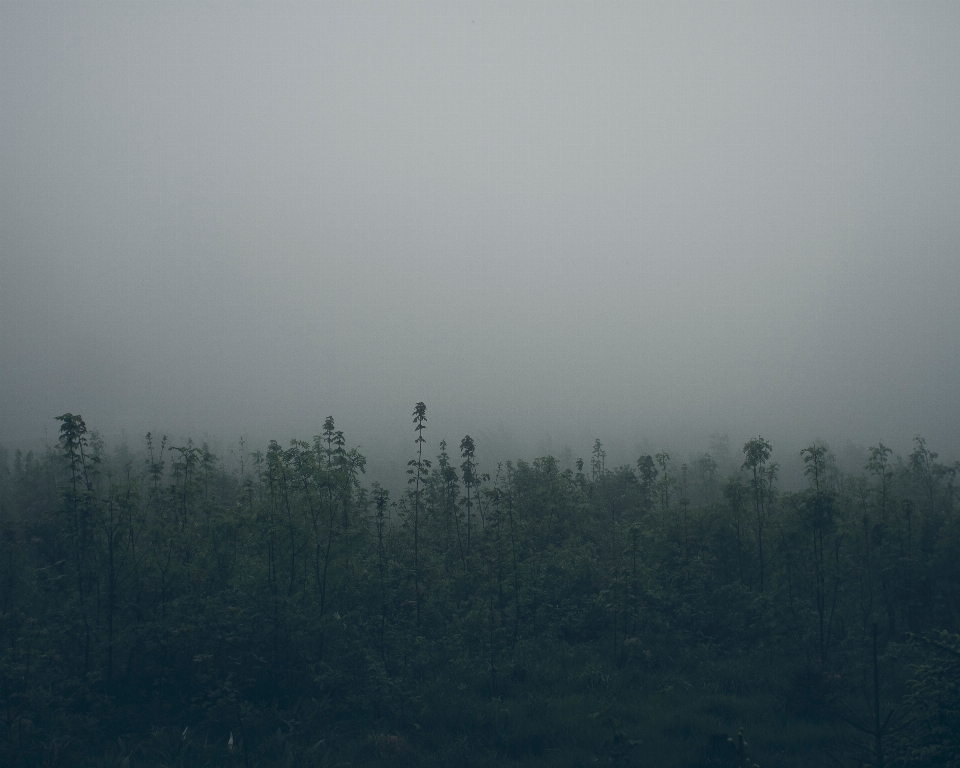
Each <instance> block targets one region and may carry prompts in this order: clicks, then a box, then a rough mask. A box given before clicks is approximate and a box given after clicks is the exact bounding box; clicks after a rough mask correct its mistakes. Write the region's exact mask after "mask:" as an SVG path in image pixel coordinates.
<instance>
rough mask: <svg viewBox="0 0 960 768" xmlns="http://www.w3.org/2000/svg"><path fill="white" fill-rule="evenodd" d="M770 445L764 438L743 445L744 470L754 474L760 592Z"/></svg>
mask: <svg viewBox="0 0 960 768" xmlns="http://www.w3.org/2000/svg"><path fill="white" fill-rule="evenodd" d="M770 451H771V448H770V443H768V442H767V441H766V440H764V439H763V438H762V437H756V438H753V439H752V440H748V441H747V442H746V443H744V445H743V455H744V461H743V465H742V469H748V470H750V472H751V474H752V478H751V487H752V490H753V504H754V511H755V513H756V522H755V526H754V531H755V532H756V536H757V557H758V559H759V561H760V592H761V593H762V592H763V590H764V557H763V529H764V524H765V523H766V518H767V510H766V504H765V501H766V498H767V479H766V476H765V471H766V466H767V460H768V459H769V458H770Z"/></svg>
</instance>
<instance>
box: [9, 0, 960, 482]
mask: <svg viewBox="0 0 960 768" xmlns="http://www.w3.org/2000/svg"><path fill="white" fill-rule="evenodd" d="M958 39H960V8H958V7H957V6H956V5H955V4H953V3H924V4H911V5H896V4H880V3H878V4H834V3H776V4H757V3H737V4H722V5H720V4H711V3H675V2H671V3H629V4H627V3H624V4H589V5H588V4H580V3H567V4H549V5H548V4H514V3H491V2H484V3H462V4H461V3H457V4H420V3H401V4H375V3H370V4H353V3H332V2H331V3H323V4H302V5H294V4H284V5H282V6H274V5H263V4H240V5H210V4H203V5H194V4H174V3H164V4H162V5H154V6H147V5H139V4H137V5H123V4H106V3H85V4H82V5H80V4H63V3H44V4H38V3H13V2H6V3H4V4H3V6H2V8H0V392H2V395H0V442H2V443H3V444H5V445H20V444H26V443H30V442H31V441H36V440H39V439H41V438H43V436H44V435H45V434H47V433H49V434H50V435H53V434H54V430H55V422H54V421H53V417H54V416H56V415H59V414H61V413H64V412H67V411H69V412H73V413H82V414H83V417H84V419H85V420H86V422H87V423H88V424H90V425H91V427H95V428H97V429H99V430H100V431H101V432H102V433H103V434H105V435H107V436H111V437H113V438H117V437H121V436H126V437H128V438H129V439H130V440H131V441H138V440H140V438H141V436H142V435H143V434H144V433H145V432H146V431H147V430H151V429H152V430H165V431H168V432H170V433H171V434H182V435H185V436H186V435H190V436H193V437H194V438H199V437H201V436H203V435H208V436H211V439H216V440H219V441H220V442H221V443H222V444H223V445H224V446H227V447H229V446H231V445H233V444H235V441H236V440H237V439H238V438H239V437H240V436H246V437H247V438H248V439H250V440H252V441H254V442H264V441H265V440H267V439H271V438H275V439H278V440H280V441H281V442H283V443H285V442H286V441H288V440H289V439H290V438H292V437H298V438H309V437H310V436H311V435H314V434H317V433H319V432H320V430H321V425H322V422H323V419H324V417H325V416H327V415H331V414H332V415H333V416H334V417H335V418H336V420H337V425H338V428H341V429H343V430H344V431H345V432H346V434H347V439H348V441H349V442H350V443H351V444H352V445H357V444H359V445H361V447H362V450H363V451H364V452H365V453H368V454H370V455H371V456H372V464H371V468H372V469H373V468H376V467H380V468H381V469H382V470H383V471H388V472H389V471H397V470H396V468H395V467H394V468H393V469H392V470H391V469H390V467H391V466H392V465H391V464H390V461H392V458H391V457H395V456H398V455H405V454H403V453H402V452H403V451H408V449H409V446H411V445H412V440H413V438H414V434H413V431H412V428H413V427H412V422H411V416H410V414H411V412H412V410H413V405H414V403H416V402H418V401H424V402H426V404H427V407H428V414H427V415H428V431H427V433H426V437H427V438H428V439H429V440H430V442H431V445H430V446H428V450H434V449H435V447H436V445H437V444H438V442H439V440H440V439H441V438H446V439H447V440H448V441H449V442H450V443H451V444H453V443H454V442H455V441H459V439H460V437H462V435H463V434H465V433H467V432H469V433H471V434H473V435H474V437H475V438H476V439H477V443H478V455H480V456H481V457H482V456H483V452H484V450H487V451H488V454H489V455H490V456H491V457H492V456H497V457H500V456H503V457H504V458H515V457H516V455H520V454H523V455H526V456H530V455H535V454H538V453H546V452H552V453H556V454H559V453H560V452H561V451H563V449H564V448H566V447H569V448H570V449H571V450H572V452H573V455H577V456H581V455H582V456H586V455H587V454H588V452H589V450H590V446H591V445H592V443H593V440H594V439H595V438H598V437H599V438H600V439H602V440H603V441H604V443H605V444H606V445H607V446H609V448H610V452H611V457H612V458H615V459H616V460H617V461H624V462H626V461H633V460H634V459H635V458H636V451H637V450H638V446H644V445H646V446H650V448H648V450H652V449H658V448H660V447H676V448H678V449H679V448H681V447H695V448H704V449H705V448H706V447H707V445H708V443H709V441H710V436H711V435H713V434H715V433H721V434H722V433H727V434H728V435H729V436H730V439H731V444H732V446H733V450H734V452H736V451H737V449H738V446H739V445H740V444H742V443H743V442H744V441H745V440H746V439H748V438H750V437H753V436H756V435H758V434H762V435H764V436H765V437H768V438H770V439H771V440H772V442H773V443H774V446H775V449H780V448H782V449H783V450H784V451H785V452H786V453H789V454H791V455H792V454H797V453H798V451H799V449H800V448H801V447H803V446H804V445H807V444H808V443H809V442H810V441H811V440H814V439H824V440H827V441H830V442H831V444H833V445H835V446H838V447H842V446H843V445H845V444H847V443H850V444H851V445H853V446H854V448H855V446H857V445H859V446H864V445H874V444H876V442H877V441H878V440H880V439H883V440H884V441H885V442H886V443H887V444H888V445H891V446H892V447H894V448H895V449H896V450H897V451H900V452H906V451H907V450H908V449H909V445H910V441H911V439H912V438H913V437H914V435H916V434H922V435H923V436H924V437H925V438H926V440H927V441H928V443H929V444H930V445H931V446H932V447H934V448H935V449H936V450H939V451H940V452H941V454H942V455H947V456H956V455H957V454H958V453H960V450H958V449H960V411H958V409H957V408H956V403H957V402H958V396H960V377H958V375H957V371H958V370H960V346H958V343H957V340H958V339H960V305H958V302H957V297H958V296H960V258H958V250H957V244H958V242H960V239H958V236H960V217H958V216H957V211H958V210H960V148H958V137H960V45H958V44H957V43H958ZM394 463H396V462H394Z"/></svg>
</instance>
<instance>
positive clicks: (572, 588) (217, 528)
mask: <svg viewBox="0 0 960 768" xmlns="http://www.w3.org/2000/svg"><path fill="white" fill-rule="evenodd" d="M413 417H414V418H413V422H414V430H415V440H414V447H415V449H416V450H415V456H414V458H412V459H411V460H410V461H409V463H408V467H407V469H408V472H409V481H410V482H409V484H408V485H407V487H406V489H405V491H404V492H403V493H401V494H398V495H397V496H396V498H395V499H394V498H392V497H391V494H390V493H389V492H388V490H387V489H385V488H383V487H382V486H380V485H379V484H377V483H375V482H374V483H372V484H371V485H370V486H366V485H364V483H363V482H362V475H363V474H364V470H365V460H364V458H363V456H362V455H361V454H360V453H359V452H358V451H357V450H356V449H353V448H348V445H347V440H346V437H345V435H344V433H343V432H342V431H339V430H337V429H336V425H335V423H334V420H333V418H332V417H328V418H327V419H326V420H325V421H324V423H323V428H322V431H321V433H320V434H319V435H316V436H315V437H314V438H313V439H312V441H303V440H293V441H291V442H290V443H289V444H287V445H283V444H281V443H279V442H277V441H272V442H271V443H269V445H268V446H267V447H266V450H264V451H262V452H260V451H254V452H252V453H249V452H247V449H246V446H244V445H243V444H241V446H240V450H239V453H238V454H236V459H237V461H236V463H237V466H236V467H235V468H234V469H228V468H227V467H226V466H225V464H224V462H223V461H222V460H221V459H220V458H219V457H218V456H216V455H214V454H213V452H211V451H210V449H209V447H208V446H206V445H199V446H198V445H196V444H194V443H193V442H192V441H187V442H186V444H184V445H179V446H172V445H169V443H168V441H167V439H166V438H165V437H161V438H160V439H159V440H157V439H154V437H153V436H152V435H147V437H146V441H145V447H144V450H143V453H142V454H141V456H139V457H136V456H133V455H132V454H130V452H129V451H127V452H123V451H117V452H116V453H114V454H110V453H108V451H107V449H106V447H105V446H104V445H103V443H102V441H101V440H100V439H99V437H98V436H97V435H96V433H95V432H93V431H88V429H87V426H86V424H85V423H84V421H83V419H82V418H81V417H80V416H78V415H74V414H69V413H68V414H63V415H62V416H60V417H58V421H59V422H60V439H59V443H58V446H57V448H56V449H55V450H51V451H49V452H46V453H44V454H42V455H35V454H32V453H28V454H26V455H24V454H22V453H21V452H15V453H14V454H13V456H12V462H11V461H10V459H11V457H10V456H9V455H8V454H7V453H6V452H0V718H2V720H3V728H2V729H0V763H2V764H3V765H23V766H40V765H53V764H58V763H59V764H61V765H63V764H81V762H82V760H84V759H88V760H89V761H90V764H103V765H106V764H110V765H120V764H124V762H125V761H126V763H125V764H127V765H144V766H151V765H240V764H244V765H285V766H286V765H294V764H321V763H322V764H330V765H334V764H345V763H348V762H349V763H350V764H352V765H364V764H370V765H372V764H380V763H381V762H386V761H391V762H394V763H397V764H401V765H402V764H409V765H431V764H436V765H441V764H450V763H451V762H452V763H457V764H474V765H486V764H490V765H494V764H496V765H502V764H504V763H510V762H515V763H523V764H529V765H538V764H541V765H587V764H593V763H594V762H600V763H603V764H613V765H634V764H657V765H677V766H679V765H690V766H693V765H705V764H723V763H722V762H720V763H717V762H716V761H717V760H721V761H722V760H723V759H727V758H729V756H730V754H733V753H729V754H727V753H728V752H729V749H728V747H727V746H724V745H728V744H732V743H734V742H728V741H727V737H728V736H729V738H731V739H734V740H736V733H737V731H738V730H739V729H740V728H743V729H744V734H745V739H746V741H747V742H748V746H747V747H744V748H743V749H744V751H745V755H744V754H741V753H739V752H738V753H736V759H737V760H741V758H742V759H743V760H745V759H747V758H749V759H750V760H751V761H755V762H756V763H758V764H759V765H763V766H766V765H783V766H788V765H810V764H818V763H823V762H824V761H825V755H826V754H827V752H830V753H832V754H835V755H839V756H840V759H841V760H842V759H844V755H846V756H848V757H849V756H851V755H853V754H854V752H853V751H850V750H852V749H853V747H850V749H849V750H847V751H845V749H847V748H846V747H844V744H843V741H844V739H845V738H851V739H853V742H855V744H856V745H859V746H857V748H858V749H860V748H863V749H866V752H864V754H867V755H868V756H869V755H871V754H872V755H874V756H875V755H877V754H880V752H881V751H882V752H883V753H884V754H885V755H886V758H885V759H886V761H887V764H902V765H908V764H917V765H919V764H934V765H940V764H942V765H951V764H955V762H956V759H957V758H956V750H955V746H956V743H955V741H954V740H953V738H954V737H953V734H955V733H956V732H957V730H958V728H960V724H958V723H957V722H956V717H957V711H958V709H957V696H956V693H957V691H956V682H957V668H956V661H957V658H958V657H957V655H956V654H957V652H958V644H957V643H958V641H957V635H956V632H957V631H958V629H960V626H958V625H960V615H958V608H957V606H958V605H960V599H958V598H960V570H958V569H960V566H958V563H960V519H958V515H957V507H956V489H955V486H954V478H955V475H956V465H953V466H946V465H943V464H941V463H939V462H938V458H939V457H938V456H937V455H936V453H934V452H932V451H930V450H929V449H928V448H927V447H926V445H925V443H924V442H923V441H922V440H921V439H918V440H917V441H916V443H915V450H914V452H913V453H912V454H911V455H910V457H908V460H907V461H905V462H904V461H900V460H899V459H897V458H896V457H894V456H893V455H892V453H891V451H890V449H889V448H886V447H885V446H884V445H883V444H882V443H880V444H879V445H878V446H877V447H876V448H873V449H871V452H870V458H869V461H868V463H867V465H866V467H865V471H866V474H864V475H863V476H860V477H853V478H850V477H844V476H842V475H841V474H840V473H839V472H838V471H837V469H836V464H835V462H834V461H833V459H832V456H831V454H830V452H829V450H828V449H827V447H826V446H823V445H820V444H814V445H811V446H809V447H807V448H805V449H804V450H803V451H802V455H803V458H804V462H805V466H806V469H807V477H808V485H809V487H807V488H806V489H804V490H802V491H798V492H793V493H780V492H779V491H778V489H777V471H776V470H777V467H776V464H775V463H774V462H772V461H771V458H772V456H773V453H772V451H773V449H772V446H771V445H770V443H769V442H767V441H766V440H763V439H762V438H756V439H754V440H751V441H749V442H748V443H747V444H746V445H745V446H744V460H743V464H742V467H741V469H740V471H739V472H734V473H733V474H732V475H730V476H728V477H722V476H721V472H720V465H719V463H718V460H716V459H715V458H713V457H712V456H711V455H709V454H702V455H700V456H695V457H691V458H690V459H689V460H688V461H685V462H680V461H678V462H677V463H676V464H674V463H673V460H672V459H671V457H670V455H669V454H668V453H666V452H665V451H660V452H658V453H656V454H655V455H644V456H641V457H639V458H638V460H637V461H636V463H635V465H633V466H620V467H611V466H610V465H608V464H607V463H606V452H605V451H604V449H603V445H602V443H600V441H599V440H597V441H596V442H595V443H594V446H593V452H592V454H591V460H590V469H589V473H585V472H584V464H583V462H582V461H578V462H577V464H576V471H573V470H569V469H568V470H563V469H561V467H560V464H559V463H558V462H557V460H556V459H555V458H554V457H552V456H543V457H539V458H536V459H534V460H532V461H524V460H518V461H516V462H507V463H505V464H504V465H501V466H498V467H497V468H496V472H491V475H492V477H491V476H490V475H486V474H483V473H481V471H480V464H479V462H478V459H477V455H478V453H477V451H478V447H477V445H476V444H475V442H474V441H473V440H472V439H471V438H470V437H469V436H466V437H464V438H463V440H462V441H461V442H460V457H459V460H458V461H457V462H454V460H453V459H452V458H451V456H450V454H449V453H448V449H447V444H446V443H445V442H440V443H439V447H438V449H437V455H436V459H435V461H433V462H431V461H430V460H428V459H426V458H425V448H426V447H427V440H426V437H425V427H426V406H425V405H424V404H423V403H417V405H416V407H415V410H414V412H413ZM718 445H719V446H720V448H719V449H718V450H720V449H722V448H723V445H721V444H719V443H718ZM481 447H482V446H481ZM715 455H716V456H719V457H720V459H721V460H722V461H723V462H724V466H728V467H729V466H730V462H729V461H728V460H727V459H726V458H724V457H725V456H726V454H725V453H724V452H723V450H720V452H719V453H716V452H715ZM878 626H879V627H880V629H879V631H878V633H877V634H876V635H875V634H873V633H874V631H875V630H874V628H875V627H878ZM941 630H945V631H946V633H940V631H941ZM911 632H912V633H914V635H915V636H916V637H917V638H920V637H923V638H925V639H924V640H919V639H918V640H916V641H915V642H913V643H912V644H911V643H908V642H907V636H908V633H911ZM874 638H878V639H876V640H874ZM872 643H873V644H872ZM871 649H873V650H872V651H871ZM903 649H912V650H910V651H909V654H912V655H909V654H908V653H907V651H904V650H903ZM871 653H872V654H873V655H872V656H871ZM898 654H900V656H902V657H903V659H906V660H905V661H897V659H898V658H900V656H898ZM904 654H906V655H904ZM871 664H872V666H871ZM910 664H912V666H910ZM871 670H872V671H873V672H875V673H876V678H875V679H876V680H877V681H878V682H877V684H876V685H874V684H873V683H872V682H871V680H873V679H874V678H872V677H871V674H873V672H871ZM907 670H912V671H911V672H910V675H911V678H910V679H911V680H912V682H909V684H908V678H907V677H906V671H907ZM875 709H876V711H877V712H880V714H881V717H880V720H881V721H882V720H883V718H884V717H886V716H887V715H886V714H885V713H887V712H888V711H889V712H892V713H897V714H896V716H895V717H894V716H893V715H891V717H892V718H893V719H891V720H890V721H889V723H886V722H880V726H876V724H875V722H874V721H875V719H876V718H874V714H875V713H874V710H875ZM844 718H845V719H846V721H847V722H852V723H856V724H857V725H858V727H861V728H862V729H866V730H865V731H857V732H856V733H853V735H852V736H851V735H850V733H851V732H850V731H849V728H848V726H846V725H845V724H844V723H845V720H844ZM897 718H899V720H897ZM898 723H900V725H897V724H898ZM895 726H896V727H895ZM908 726H909V727H908ZM871 728H872V729H874V730H878V731H879V730H882V733H881V734H880V737H879V741H876V739H875V740H874V742H869V740H867V741H863V740H861V741H857V739H858V738H859V736H857V733H864V732H867V731H870V729H871ZM845 731H846V733H847V735H846V736H845V735H844V734H845ZM721 733H723V734H726V735H725V736H724V737H723V738H722V739H721V738H719V734H721ZM730 734H733V736H730ZM713 737H717V738H713ZM864 745H866V746H864ZM871 745H872V746H871ZM725 749H726V750H727V752H724V750H725ZM870 750H872V751H870ZM724 754H726V755H727V758H724V757H723V755H724ZM97 760H100V762H99V763H97ZM710 760H714V762H713V763H710V762H709V761H710ZM951 760H953V761H954V762H953V763H951V762H950V761H951ZM898 761H899V762H898ZM937 761H939V762H937Z"/></svg>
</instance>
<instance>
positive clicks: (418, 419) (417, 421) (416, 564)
mask: <svg viewBox="0 0 960 768" xmlns="http://www.w3.org/2000/svg"><path fill="white" fill-rule="evenodd" d="M413 423H414V425H415V426H414V428H413V429H414V431H415V432H416V433H417V439H416V440H414V441H413V442H414V443H415V444H416V446H417V458H416V459H411V460H410V461H408V462H407V466H409V467H410V469H408V470H407V474H408V475H412V477H411V478H410V479H409V480H408V481H407V482H408V483H411V484H413V486H414V489H413V584H414V590H415V592H416V600H415V602H416V606H417V627H418V628H419V626H420V481H421V479H422V478H423V477H424V475H425V474H426V473H427V472H428V471H429V469H430V462H429V460H425V459H424V458H423V444H424V442H425V441H424V439H423V430H424V429H426V426H427V406H426V405H424V404H423V403H422V402H420V403H417V405H416V406H415V407H414V409H413Z"/></svg>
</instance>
